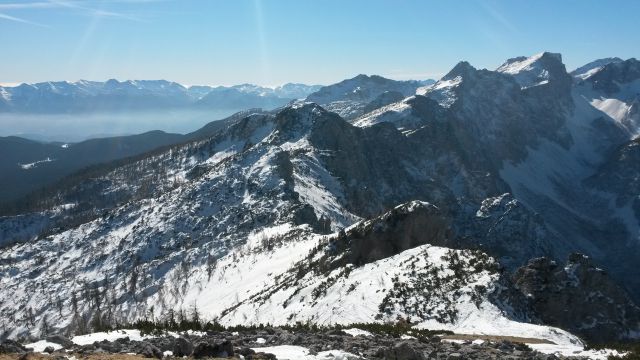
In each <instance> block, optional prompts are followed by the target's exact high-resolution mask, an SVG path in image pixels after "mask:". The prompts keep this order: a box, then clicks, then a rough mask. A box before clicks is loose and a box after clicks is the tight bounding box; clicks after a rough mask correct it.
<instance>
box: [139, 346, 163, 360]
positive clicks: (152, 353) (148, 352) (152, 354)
mask: <svg viewBox="0 0 640 360" xmlns="http://www.w3.org/2000/svg"><path fill="white" fill-rule="evenodd" d="M137 353H138V354H140V355H142V356H144V357H146V358H157V359H162V356H163V354H162V351H160V349H158V348H157V347H155V346H154V345H152V344H150V343H148V342H142V343H141V344H140V346H139V348H138V351H137Z"/></svg>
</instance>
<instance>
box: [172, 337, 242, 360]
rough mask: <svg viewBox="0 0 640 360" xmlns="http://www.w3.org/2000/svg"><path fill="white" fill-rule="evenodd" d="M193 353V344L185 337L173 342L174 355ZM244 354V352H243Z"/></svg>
mask: <svg viewBox="0 0 640 360" xmlns="http://www.w3.org/2000/svg"><path fill="white" fill-rule="evenodd" d="M192 353H193V344H192V343H191V341H189V340H188V339H186V338H184V337H179V338H177V339H176V341H175V342H174V344H173V355H174V356H177V357H181V356H190V355H191V354H192ZM243 355H244V354H243Z"/></svg>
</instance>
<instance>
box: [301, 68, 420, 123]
mask: <svg viewBox="0 0 640 360" xmlns="http://www.w3.org/2000/svg"><path fill="white" fill-rule="evenodd" d="M429 83H431V81H430V80H426V81H416V80H410V81H398V80H391V79H386V78H383V77H381V76H377V75H372V76H367V75H363V74H360V75H358V76H356V77H354V78H352V79H347V80H343V81H341V82H339V83H337V84H333V85H329V86H325V87H323V88H321V89H320V90H318V91H316V92H315V93H313V94H311V95H309V96H308V97H307V99H306V100H307V101H311V102H315V103H317V104H320V105H322V106H323V107H324V108H326V109H327V110H329V111H333V112H335V113H337V114H338V115H340V116H342V117H344V118H346V119H352V118H354V117H356V116H358V115H361V114H363V113H364V112H366V111H367V110H372V108H374V107H375V104H380V105H386V104H388V103H390V100H386V99H394V98H395V99H397V96H398V94H400V95H402V97H406V96H410V95H413V94H415V92H416V89H417V88H419V87H420V86H423V85H425V84H429ZM389 93H392V94H391V95H389Z"/></svg>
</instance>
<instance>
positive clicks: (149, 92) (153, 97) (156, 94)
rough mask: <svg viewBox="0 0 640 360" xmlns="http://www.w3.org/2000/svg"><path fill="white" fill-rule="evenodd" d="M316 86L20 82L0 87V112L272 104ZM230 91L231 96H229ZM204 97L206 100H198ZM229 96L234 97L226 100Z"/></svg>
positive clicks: (265, 105)
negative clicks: (19, 83) (186, 85)
mask: <svg viewBox="0 0 640 360" xmlns="http://www.w3.org/2000/svg"><path fill="white" fill-rule="evenodd" d="M319 88H320V86H318V85H304V84H285V85H282V86H278V87H275V88H268V87H262V86H258V85H252V84H243V85H236V86H231V87H224V86H218V87H211V86H191V87H185V86H183V85H181V84H178V83H175V82H169V81H166V80H127V81H118V80H115V79H110V80H107V81H105V82H99V81H87V80H80V81H77V82H67V81H56V82H51V81H50V82H43V83H36V84H21V85H19V86H15V87H0V111H11V112H22V113H54V114H55V113H68V112H100V111H127V110H149V109H154V110H155V109H164V108H182V107H190V106H193V105H195V104H197V105H198V106H203V105H208V106H209V107H211V106H219V107H225V108H234V109H236V108H238V107H236V105H237V106H240V107H239V108H247V109H248V108H255V107H268V108H273V107H276V106H280V105H283V104H286V103H287V102H289V101H291V100H295V99H299V98H304V97H306V96H307V95H309V94H311V93H312V92H314V91H316V90H318V89H319ZM229 93H233V96H234V99H230V98H229ZM205 97H206V98H207V100H206V101H202V99H204V98H205ZM230 100H233V101H235V102H234V103H232V102H231V101H230Z"/></svg>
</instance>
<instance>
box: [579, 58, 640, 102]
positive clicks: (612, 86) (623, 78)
mask: <svg viewBox="0 0 640 360" xmlns="http://www.w3.org/2000/svg"><path fill="white" fill-rule="evenodd" d="M638 79H640V61H638V60H637V59H635V58H631V59H627V60H625V61H622V62H612V63H609V64H607V65H605V66H604V67H603V68H602V69H601V70H600V71H598V72H597V73H595V74H593V75H592V76H590V77H589V78H588V79H587V81H589V82H591V83H592V84H593V88H594V89H597V90H603V91H604V92H605V93H607V94H612V93H616V92H619V91H620V89H621V88H620V84H629V83H631V82H634V81H637V80H638ZM639 91H640V90H637V91H636V94H634V95H635V96H638V92H639Z"/></svg>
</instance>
